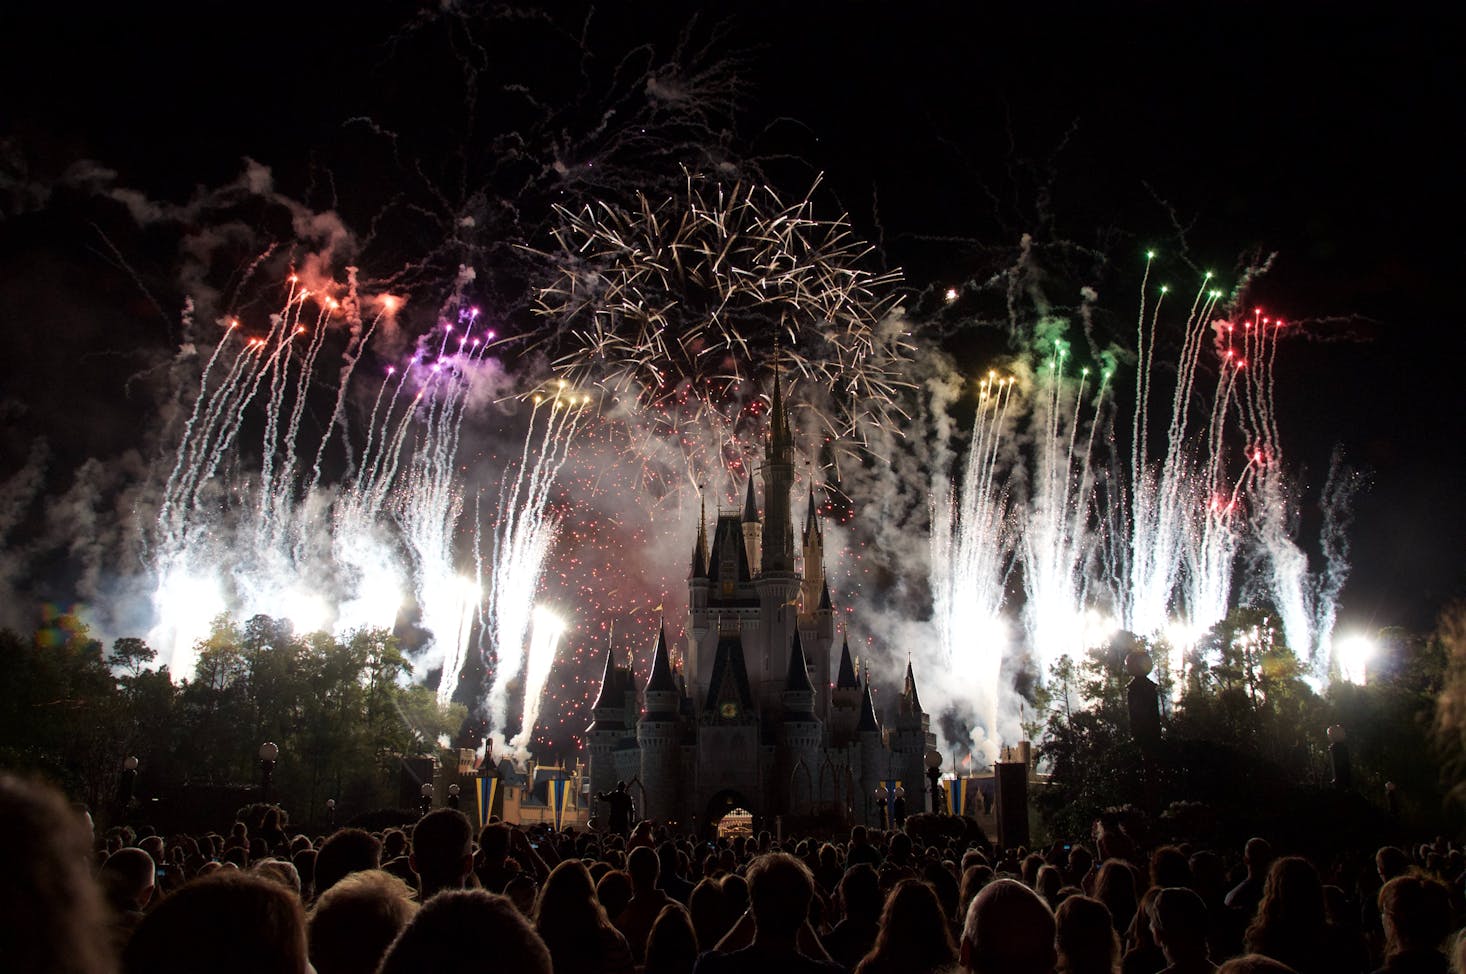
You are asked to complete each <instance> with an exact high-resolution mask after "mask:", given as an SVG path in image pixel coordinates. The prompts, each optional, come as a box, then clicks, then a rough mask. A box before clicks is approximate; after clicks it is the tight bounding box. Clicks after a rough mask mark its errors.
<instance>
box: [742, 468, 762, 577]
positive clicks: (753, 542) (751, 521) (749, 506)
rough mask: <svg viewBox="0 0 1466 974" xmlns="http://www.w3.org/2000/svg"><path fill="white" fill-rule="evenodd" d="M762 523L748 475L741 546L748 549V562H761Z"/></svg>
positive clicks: (751, 481) (750, 476) (756, 563)
mask: <svg viewBox="0 0 1466 974" xmlns="http://www.w3.org/2000/svg"><path fill="white" fill-rule="evenodd" d="M762 540H763V525H762V524H761V523H759V519H758V501H757V500H755V499H754V496H753V475H752V474H750V475H749V477H748V496H747V497H746V498H744V501H743V546H744V548H746V549H747V550H748V563H749V564H750V565H758V564H761V555H760V552H761V550H762V549H761V543H762Z"/></svg>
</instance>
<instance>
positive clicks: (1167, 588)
mask: <svg viewBox="0 0 1466 974" xmlns="http://www.w3.org/2000/svg"><path fill="white" fill-rule="evenodd" d="M1152 259H1153V255H1152V254H1147V256H1146V280H1147V281H1148V279H1149V274H1150V267H1151V260H1152ZM1210 277H1211V275H1210V274H1208V275H1207V276H1206V278H1205V279H1204V281H1203V284H1202V288H1201V289H1200V290H1199V291H1198V292H1197V295H1196V297H1195V298H1194V299H1193V300H1192V303H1191V306H1190V309H1189V310H1188V312H1187V316H1186V320H1185V323H1184V325H1183V328H1182V345H1181V351H1180V353H1179V356H1178V358H1177V362H1176V389H1175V393H1174V395H1173V397H1172V402H1171V416H1170V422H1169V424H1168V425H1167V428H1166V449H1165V454H1164V459H1163V460H1161V461H1160V462H1159V463H1152V462H1151V460H1150V456H1149V444H1148V442H1147V441H1148V438H1149V435H1150V401H1151V396H1152V393H1153V391H1154V382H1155V378H1154V367H1155V350H1156V344H1157V329H1158V326H1159V322H1160V318H1161V309H1162V307H1163V306H1164V302H1165V296H1166V294H1167V293H1168V292H1169V290H1170V288H1169V287H1167V286H1164V285H1163V286H1162V287H1161V288H1160V292H1159V295H1158V297H1157V299H1156V302H1155V304H1154V306H1153V307H1152V308H1151V311H1150V314H1149V320H1148V322H1147V315H1146V303H1145V296H1144V293H1142V298H1141V313H1140V318H1139V322H1140V323H1139V326H1138V328H1137V341H1138V348H1139V355H1138V359H1139V362H1138V365H1137V376H1136V383H1137V392H1136V399H1135V413H1134V418H1133V420H1132V424H1131V430H1132V435H1133V436H1134V437H1135V439H1134V441H1133V442H1132V443H1131V461H1130V483H1129V484H1128V485H1127V489H1126V490H1125V491H1124V492H1123V493H1122V496H1123V497H1125V498H1126V500H1127V501H1128V504H1127V508H1128V514H1129V517H1128V532H1129V543H1128V545H1121V546H1120V547H1119V548H1118V549H1117V550H1118V551H1120V552H1121V553H1122V554H1123V555H1125V556H1126V559H1125V564H1123V565H1122V566H1120V574H1121V576H1122V577H1123V578H1125V579H1126V580H1127V584H1124V585H1122V586H1121V588H1120V591H1119V593H1118V594H1119V596H1120V598H1119V603H1120V614H1121V619H1122V623H1123V625H1124V627H1125V628H1126V629H1128V630H1130V631H1131V632H1134V633H1138V634H1140V635H1145V636H1151V635H1157V634H1160V633H1163V632H1165V631H1166V630H1167V629H1168V628H1170V627H1171V623H1172V616H1173V612H1172V610H1173V606H1174V599H1175V597H1176V593H1177V588H1178V586H1182V585H1185V584H1186V581H1187V580H1186V571H1185V566H1186V565H1187V562H1188V552H1191V551H1194V550H1195V545H1196V538H1197V536H1198V535H1199V534H1201V533H1202V532H1201V531H1200V530H1199V529H1198V524H1199V521H1198V518H1200V517H1201V512H1204V510H1205V508H1206V505H1207V503H1208V501H1209V500H1210V498H1211V497H1212V496H1213V491H1212V490H1211V489H1210V487H1211V485H1210V484H1208V483H1207V480H1208V478H1209V477H1210V476H1211V475H1212V473H1213V472H1214V470H1215V469H1217V464H1219V463H1222V462H1224V459H1223V458H1224V456H1225V453H1224V451H1223V450H1222V449H1221V448H1220V443H1219V440H1218V439H1217V438H1216V437H1215V436H1213V437H1209V438H1208V440H1207V441H1206V442H1207V443H1208V448H1207V450H1206V456H1204V457H1200V458H1198V457H1197V456H1196V455H1195V440H1194V438H1193V435H1192V433H1191V429H1190V426H1191V423H1190V410H1191V401H1192V399H1193V391H1194V389H1195V385H1196V375H1197V371H1198V367H1199V364H1200V362H1201V351H1202V349H1203V346H1204V341H1203V338H1204V336H1205V334H1206V332H1207V328H1208V324H1209V322H1210V315H1211V313H1212V311H1213V309H1214V308H1215V306H1216V302H1217V300H1218V299H1219V297H1220V292H1217V291H1215V290H1208V287H1207V284H1206V281H1209V280H1210ZM1229 388H1230V386H1222V387H1221V388H1220V390H1219V392H1218V394H1217V395H1216V396H1215V397H1213V399H1212V410H1211V412H1210V414H1209V416H1208V417H1207V427H1206V428H1207V429H1208V430H1209V431H1220V430H1222V429H1224V427H1225V423H1224V420H1225V409H1226V403H1227V401H1228V398H1229V396H1228V395H1227V394H1226V390H1227V389H1229ZM1191 564H1192V565H1193V566H1194V567H1197V568H1198V569H1202V570H1210V569H1208V568H1207V565H1208V562H1207V561H1206V560H1205V559H1201V560H1196V559H1191ZM1215 584H1216V579H1215V578H1209V579H1208V580H1207V581H1206V582H1205V583H1203V585H1202V586H1201V588H1202V589H1206V590H1209V589H1210V588H1211V587H1213V586H1214V585H1215ZM1189 608H1192V609H1196V608H1199V606H1193V607H1189ZM1193 621H1195V620H1193Z"/></svg>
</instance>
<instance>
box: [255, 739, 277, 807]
mask: <svg viewBox="0 0 1466 974" xmlns="http://www.w3.org/2000/svg"><path fill="white" fill-rule="evenodd" d="M279 758H280V748H279V747H277V746H276V745H275V744H273V743H272V742H270V741H266V742H265V743H263V744H261V745H260V800H261V801H263V802H264V803H265V804H266V805H268V804H269V803H270V778H271V777H272V776H273V775H274V774H275V762H276V761H277V760H279Z"/></svg>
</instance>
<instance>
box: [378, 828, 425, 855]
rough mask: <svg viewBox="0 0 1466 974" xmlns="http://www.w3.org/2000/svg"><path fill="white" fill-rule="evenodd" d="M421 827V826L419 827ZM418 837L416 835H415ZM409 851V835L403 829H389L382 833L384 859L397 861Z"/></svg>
mask: <svg viewBox="0 0 1466 974" xmlns="http://www.w3.org/2000/svg"><path fill="white" fill-rule="evenodd" d="M419 827H421V825H419ZM413 834H414V835H416V833H415V832H414V833H413ZM405 851H407V833H406V832H404V831H402V830H401V829H387V830H386V831H385V832H383V833H382V858H383V859H384V860H390V859H396V858H397V857H398V856H400V855H402V853H403V852H405Z"/></svg>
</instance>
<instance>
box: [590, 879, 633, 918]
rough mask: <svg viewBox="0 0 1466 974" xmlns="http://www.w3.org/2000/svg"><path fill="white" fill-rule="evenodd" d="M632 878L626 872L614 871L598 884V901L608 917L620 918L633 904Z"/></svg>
mask: <svg viewBox="0 0 1466 974" xmlns="http://www.w3.org/2000/svg"><path fill="white" fill-rule="evenodd" d="M631 892H632V890H631V877H630V876H628V875H627V874H626V872H625V871H624V870H621V869H612V870H609V871H607V872H606V873H605V874H604V875H603V876H601V878H600V881H599V882H597V883H596V899H598V900H600V901H601V906H602V907H604V908H605V910H606V916H608V917H612V918H615V917H618V916H620V915H621V911H622V910H624V909H626V904H627V903H630V902H631Z"/></svg>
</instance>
